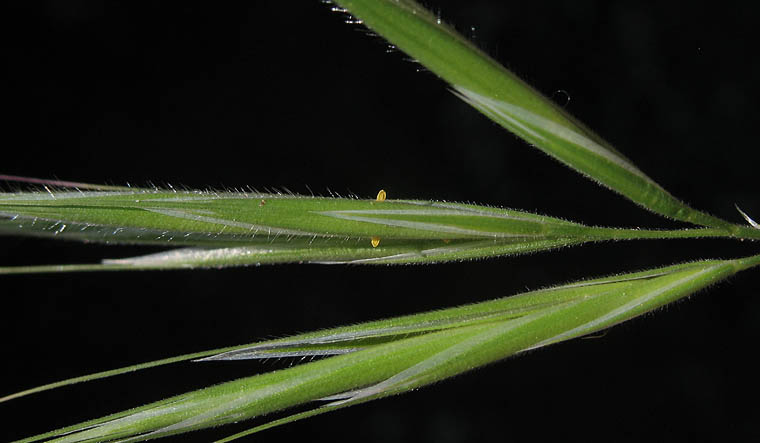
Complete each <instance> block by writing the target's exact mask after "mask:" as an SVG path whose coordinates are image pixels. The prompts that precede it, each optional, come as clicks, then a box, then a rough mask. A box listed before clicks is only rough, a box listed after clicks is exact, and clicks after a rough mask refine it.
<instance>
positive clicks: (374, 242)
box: [370, 237, 380, 248]
mask: <svg viewBox="0 0 760 443" xmlns="http://www.w3.org/2000/svg"><path fill="white" fill-rule="evenodd" d="M370 243H372V247H373V248H376V247H377V245H379V244H380V237H372V240H370Z"/></svg>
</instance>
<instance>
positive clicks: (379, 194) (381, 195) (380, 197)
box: [377, 189, 385, 202]
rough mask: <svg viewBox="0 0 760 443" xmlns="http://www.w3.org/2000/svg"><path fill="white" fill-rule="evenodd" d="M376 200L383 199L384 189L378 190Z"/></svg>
mask: <svg viewBox="0 0 760 443" xmlns="http://www.w3.org/2000/svg"><path fill="white" fill-rule="evenodd" d="M377 201H379V202H381V201H385V190H384V189H381V190H380V191H379V192H378V193H377Z"/></svg>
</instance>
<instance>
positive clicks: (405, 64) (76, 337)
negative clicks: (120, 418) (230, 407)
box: [0, 0, 760, 442]
mask: <svg viewBox="0 0 760 443" xmlns="http://www.w3.org/2000/svg"><path fill="white" fill-rule="evenodd" d="M285 3H286V2H282V1H256V2H248V3H240V4H238V3H228V2H223V3H222V2H206V3H202V2H183V3H182V4H181V5H177V4H173V3H172V4H163V3H162V2H125V3H115V2H96V1H86V0H78V1H49V2H39V3H38V2H23V3H21V2H17V3H16V4H15V5H14V6H13V8H12V9H11V10H10V11H9V12H7V13H5V14H3V15H4V17H3V19H2V20H4V21H6V22H7V23H5V29H6V30H8V29H10V30H12V32H10V33H8V35H7V36H6V37H5V41H4V42H3V46H4V50H3V58H4V59H5V61H6V68H5V70H6V73H7V74H8V80H7V81H6V82H5V85H4V88H3V89H4V93H3V96H4V99H3V102H4V106H3V107H4V108H5V109H6V111H10V113H11V115H10V116H6V118H5V121H4V123H5V125H6V128H5V130H4V139H5V140H6V141H5V142H4V143H3V146H4V147H3V148H2V152H3V154H2V163H0V172H2V173H6V174H15V175H24V176H35V177H42V178H54V177H57V178H60V179H65V180H76V181H84V182H93V183H113V184H124V183H127V182H128V183H132V184H136V185H145V184H148V183H155V184H158V185H164V184H167V183H170V184H172V185H175V186H177V185H184V186H187V187H191V188H198V187H204V188H205V187H215V188H224V187H240V186H246V185H250V186H252V187H257V188H264V187H271V186H274V187H287V188H288V189H290V190H293V191H295V192H302V193H308V192H309V188H310V189H311V190H313V191H314V192H315V193H318V194H323V195H328V189H330V190H332V191H334V192H338V193H340V194H342V195H343V194H348V193H354V194H357V195H359V196H361V197H372V196H374V194H375V193H376V192H377V190H378V189H380V188H384V189H386V190H387V191H388V193H389V198H422V199H443V200H450V201H473V202H478V203H483V204H490V205H498V206H505V207H513V208H519V209H524V210H529V211H534V212H539V213H546V214H550V215H555V216H559V217H564V218H568V219H571V220H575V221H580V222H584V223H588V224H600V225H617V226H642V227H644V226H645V227H678V226H680V225H677V224H675V223H671V222H668V221H666V220H662V219H660V218H658V217H656V216H653V215H651V214H648V213H645V212H644V211H643V210H641V209H640V208H638V207H636V206H635V205H633V204H632V203H630V202H628V201H626V200H624V199H623V198H620V197H619V196H617V195H615V194H613V193H612V192H610V191H608V190H605V189H603V188H600V187H598V186H596V185H595V184H593V183H591V182H590V181H588V180H585V179H583V178H581V177H580V176H579V175H578V174H576V173H575V172H573V171H571V170H569V169H568V168H566V167H564V166H562V165H560V164H558V163H557V162H555V161H553V160H550V159H548V158H547V157H546V155H544V154H542V153H541V152H539V151H537V150H535V149H532V148H529V147H527V146H526V145H525V144H524V143H523V142H521V141H519V140H518V139H516V137H514V136H512V135H510V134H509V133H507V132H505V131H503V130H502V129H500V128H499V127H497V126H495V125H494V124H492V123H491V122H489V121H488V120H487V119H486V118H484V117H482V116H480V115H479V114H478V113H477V112H475V111H474V110H472V109H470V108H468V106H466V105H465V104H464V103H462V102H460V101H459V100H458V99H456V98H455V97H454V96H453V95H452V94H451V93H450V92H448V90H447V87H446V85H445V84H444V83H442V82H441V81H439V80H438V79H436V78H435V77H434V76H433V75H432V74H430V73H427V72H424V70H421V69H420V67H419V66H417V65H415V64H414V63H412V62H410V61H408V60H407V59H406V57H405V56H404V55H403V54H400V53H398V52H393V51H390V53H386V52H388V51H387V49H388V48H387V45H386V44H385V43H383V41H382V40H380V39H379V38H377V37H367V36H365V35H364V34H365V32H364V30H363V29H362V27H360V26H356V25H347V24H344V23H343V21H344V19H345V17H343V16H341V14H337V13H333V12H331V11H330V7H329V6H328V5H324V4H321V3H320V2H319V1H317V0H312V1H303V2H287V3H288V4H285ZM290 3H293V4H290ZM523 3H524V4H518V3H517V2H501V1H491V2H489V1H467V2H458V1H435V2H429V5H431V6H432V7H433V8H434V9H436V10H440V11H441V13H442V16H443V18H444V20H446V21H449V22H451V23H453V24H455V25H456V26H457V28H458V29H460V30H461V31H462V32H463V33H465V34H467V35H468V36H470V37H472V38H474V39H475V41H476V42H478V44H479V45H481V47H483V48H484V49H485V50H486V51H487V52H489V53H490V54H492V55H493V56H494V57H495V58H496V59H497V60H499V61H500V62H502V63H505V64H506V65H507V66H508V67H510V68H512V69H514V70H515V71H516V72H517V73H518V74H519V75H521V76H522V77H523V78H524V79H526V80H527V81H529V82H530V83H531V84H533V85H535V86H536V87H537V88H538V89H539V90H541V91H543V92H544V93H546V94H547V95H549V96H551V97H553V98H554V99H556V100H557V101H558V102H560V103H563V104H564V103H565V102H566V101H567V96H568V95H569V97H570V101H569V102H568V103H567V104H566V105H565V106H566V107H567V109H568V110H569V111H570V112H571V113H573V114H574V115H576V116H578V117H579V118H580V119H581V120H583V121H584V122H586V123H587V124H588V125H589V126H590V127H592V128H594V129H595V130H596V131H597V132H598V133H600V134H601V135H602V136H604V137H606V138H607V139H608V140H609V141H611V142H612V143H613V144H614V145H615V146H617V147H618V148H619V149H620V150H621V151H622V152H624V153H625V154H626V155H627V156H628V157H629V158H630V159H631V160H633V161H634V163H635V164H637V165H638V166H639V167H640V168H641V169H642V170H643V171H645V172H646V173H648V174H649V175H650V176H651V177H652V178H653V179H654V180H656V181H657V182H659V183H660V184H662V185H663V186H664V187H665V188H666V189H668V190H670V191H671V192H672V193H673V194H675V195H676V196H678V197H680V198H682V199H683V200H685V201H686V202H689V203H691V204H693V205H694V206H696V207H698V208H701V209H704V210H707V211H708V212H711V213H713V214H715V215H718V216H721V217H724V218H727V219H729V220H733V221H737V222H738V221H741V219H740V217H739V215H738V214H737V212H736V210H735V209H734V207H733V205H734V203H737V204H739V205H740V206H741V207H742V208H743V209H744V210H745V211H746V212H748V213H749V214H754V215H756V216H757V217H760V201H758V199H757V198H756V196H757V191H756V186H757V180H756V169H757V164H758V163H757V157H758V156H757V154H756V152H757V146H756V137H755V134H754V133H753V132H752V131H753V130H755V128H756V125H757V123H756V122H757V113H756V110H757V103H758V98H760V86H758V81H757V78H758V74H760V62H759V61H758V58H757V56H756V54H757V51H758V49H760V45H758V44H757V43H756V42H754V41H753V37H755V34H756V31H755V26H756V17H757V11H754V10H748V9H746V8H747V7H746V6H745V7H744V9H743V8H741V7H731V8H728V7H726V8H721V7H720V5H718V6H715V5H714V4H712V3H710V4H709V6H705V7H700V6H696V5H698V3H691V2H660V3H663V4H660V3H658V4H657V5H655V4H648V3H646V2H633V1H570V0H568V1H558V2H555V1H551V2H542V1H533V2H523ZM747 3H749V2H747ZM307 185H308V188H307ZM5 189H6V190H10V189H15V188H14V187H13V185H7V186H6V188H5ZM757 250H758V247H757V245H756V244H747V243H739V242H731V241H728V240H704V241H695V240H689V241H670V242H655V241H650V242H639V243H615V244H601V245H590V246H583V247H579V248H574V249H567V250H562V251H558V252H551V253H541V254H536V255H531V256H525V257H511V258H501V259H491V260H485V261H477V262H467V263H454V264H446V265H436V266H408V267H343V266H303V265H302V266H299V265H285V266H267V267H259V268H244V269H228V270H218V271H197V272H190V271H182V272H146V273H120V274H89V275H87V274H71V275H41V276H15V277H11V276H6V277H3V278H2V282H1V283H0V285H1V286H0V288H2V289H0V291H1V293H2V296H3V297H2V300H3V304H4V305H3V306H4V307H3V309H2V311H3V321H2V326H0V328H1V329H0V333H2V336H3V345H4V348H5V350H4V358H3V359H4V361H5V363H4V366H5V368H6V369H7V370H8V371H9V373H8V374H7V375H6V376H5V377H4V378H3V379H2V381H0V393H2V394H5V393H9V392H13V391H16V390H18V389H22V388H27V387H31V386H35V385H39V384H43V383H47V382H50V381H54V380H59V379H62V378H67V377H72V376H77V375H82V374H84V373H89V372H93V371H99V370H105V369H110V368H114V367H120V366H124V365H128V364H134V363H138V362H143V361H149V360H153V359H158V358H162V357H167V356H171V355H177V354H181V353H186V352H193V351H198V350H204V349H208V348H214V347H221V346H227V345H231V344H238V343H247V342H251V341H254V340H257V339H261V338H268V337H280V336H284V335H288V334H292V333H295V332H302V331H309V330H313V329H318V328H323V327H330V326H336V325H340V324H347V323H353V322H359V321H364V320H370V319H377V318H383V317H388V316H393V315H400V314H405V313H411V312H417V311H421V310H428V309H433V308H440V307H448V306H453V305H457V304H462V303H466V302H474V301H479V300H486V299H491V298H495V297H499V296H504V295H509V294H514V293H517V292H521V291H524V290H526V289H535V288H539V287H543V286H546V285H550V284H556V283H561V282H566V281H570V280H574V279H579V278H583V277H588V276H593V275H604V274H609V273H615V272H622V271H630V270H637V269H644V268H648V267H654V266H658V265H664V264H670V263H673V262H678V261H684V260H689V259H694V258H713V257H734V256H741V255H748V254H753V253H757ZM148 251H149V250H148V249H145V248H135V247H105V246H97V245H81V244H77V243H56V242H51V241H43V240H35V239H22V238H8V237H4V238H0V265H15V264H27V263H28V264H33V263H61V262H67V263H73V262H84V261H96V260H97V259H99V258H101V257H119V256H129V255H134V254H140V253H143V252H148ZM758 282H760V279H759V278H758V275H757V273H756V272H747V273H745V274H742V275H739V276H737V277H735V278H733V279H732V280H731V281H729V282H726V283H723V284H721V285H719V286H718V287H716V288H712V289H710V290H709V291H706V292H704V293H701V294H699V295H698V296H696V297H693V298H691V299H690V300H689V301H686V302H681V303H678V304H676V305H674V306H670V307H667V308H666V309H664V310H662V311H660V312H658V313H656V314H654V315H648V316H646V317H645V318H643V319H638V320H635V321H632V322H629V323H626V324H624V325H621V326H618V327H616V328H614V329H612V330H611V331H609V333H607V334H606V335H605V336H604V337H603V338H598V339H584V340H576V341H573V342H569V343H564V344H560V345H556V346H553V347H551V348H550V349H548V350H540V351H535V352H531V353H528V354H527V355H523V356H520V357H517V358H513V359H510V360H508V361H506V362H501V363H498V364H493V365H491V366H489V367H487V368H485V369H480V370H477V371H475V372H473V373H471V374H467V375H464V376H460V377H456V378H455V379H453V380H449V381H446V382H443V383H440V384H438V385H436V386H434V387H430V388H426V389H422V390H420V391H418V392H414V393H411V394H406V395H404V396H400V397H397V398H393V399H386V400H382V401H378V402H373V403H371V404H367V405H362V406H358V407H355V408H350V409H348V410H344V411H340V412H337V413H333V414H328V415H325V416H322V417H317V418H313V419H309V420H306V421H302V422H299V423H296V424H292V425H288V426H286V427H283V428H278V429H275V430H271V431H267V432H265V433H262V434H259V435H258V436H256V437H253V438H250V440H252V441H253V440H254V439H255V440H257V441H282V440H285V439H287V438H304V439H308V440H309V441H336V442H337V441H367V442H372V441H436V442H464V441H502V440H504V441H550V440H556V439H560V438H561V439H583V440H585V441H610V440H611V441H748V440H754V439H756V438H757V437H758V436H760V431H758V428H757V423H756V418H757V415H758V412H759V411H758V406H757V402H756V401H755V397H754V396H753V394H752V391H753V390H755V388H756V374H757V371H758V366H757V363H755V359H754V357H755V355H754V354H755V351H756V349H757V348H756V346H757V345H756V343H757V339H758V338H760V326H758V319H760V302H759V301H758V298H757V296H758V294H757V293H756V289H757V287H758ZM291 363H292V362H290V361H269V362H263V363H262V362H236V363H219V364H189V363H188V364H184V365H182V364H181V365H177V366H173V367H168V368H162V369H156V370H151V371H146V372H144V373H139V374H134V375H126V376H121V377H118V378H114V379H108V380H104V381H99V382H93V383H89V384H85V385H79V386H74V387H69V388H65V389H61V390H59V391H53V392H49V393H44V394H40V395H36V396H31V397H28V398H25V399H20V400H16V401H13V402H11V403H6V404H0V415H1V416H2V417H3V423H4V425H3V426H2V434H3V435H2V436H0V437H2V438H1V439H2V440H6V439H13V438H20V437H24V436H27V435H30V434H33V433H38V432H42V431H47V430H50V429H52V428H55V427H59V426H63V425H67V424H71V423H74V422H77V421H81V420H84V419H88V418H93V417H95V416H100V415H103V414H106V413H109V412H114V411H117V410H120V409H123V408H125V407H131V406H136V405H139V404H142V403H145V402H148V401H153V400H158V399H160V398H163V397H165V396H168V395H172V394H176V393H180V392H183V391H186V390H189V389H194V388H197V387H202V386H204V385H207V384H209V383H215V382H220V381H223V380H227V379H231V378H234V377H239V376H244V375H249V374H253V373H257V372H261V371H267V370H272V369H276V368H280V367H284V366H287V365H289V364H291ZM746 402H749V403H746ZM256 423H260V420H255V421H251V422H248V423H244V424H243V425H237V426H231V427H227V428H223V429H216V430H211V431H204V432H198V433H194V434H191V435H186V436H181V437H178V438H175V439H174V440H173V441H208V440H211V439H213V438H215V437H220V436H223V435H227V434H229V433H232V432H234V431H238V430H242V429H246V428H247V427H249V426H252V425H253V424H256ZM6 433H7V434H6Z"/></svg>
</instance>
